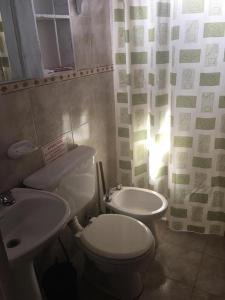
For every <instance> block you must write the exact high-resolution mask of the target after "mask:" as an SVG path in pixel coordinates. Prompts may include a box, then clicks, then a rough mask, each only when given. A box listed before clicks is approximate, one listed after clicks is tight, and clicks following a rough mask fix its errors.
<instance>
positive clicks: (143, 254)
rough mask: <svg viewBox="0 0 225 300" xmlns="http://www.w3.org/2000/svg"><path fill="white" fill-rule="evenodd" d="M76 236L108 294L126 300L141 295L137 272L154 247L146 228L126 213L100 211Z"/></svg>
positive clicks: (151, 237)
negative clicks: (104, 212) (103, 281)
mask: <svg viewBox="0 0 225 300" xmlns="http://www.w3.org/2000/svg"><path fill="white" fill-rule="evenodd" d="M76 237H77V238H78V239H79V244H80V247H81V248H82V249H83V251H84V253H85V254H86V255H87V257H88V258H89V259H90V260H91V261H92V262H94V264H95V266H96V267H97V268H98V270H100V271H102V272H103V274H104V280H105V281H106V282H107V284H106V287H107V289H108V292H109V294H111V295H112V296H114V297H117V298H119V299H127V300H128V299H129V300H131V299H136V298H137V297H138V296H139V295H140V294H141V292H142V289H143V284H142V280H141V276H140V272H141V271H143V270H144V269H145V268H146V266H147V265H148V264H149V262H150V261H151V259H152V258H153V257H154V250H155V241H154V237H153V235H152V233H151V231H150V230H149V229H148V227H146V226H145V225H144V224H143V223H141V222H139V221H137V220H135V219H134V218H131V217H128V216H123V215H118V214H107V215H106V214H103V215H100V216H99V217H97V218H93V219H92V220H91V223H90V224H89V225H88V226H87V227H85V228H84V229H83V230H82V231H80V232H78V233H77V234H76ZM89 275H90V274H89ZM89 277H90V276H89ZM91 280H93V278H92V279H91ZM97 285H98V283H97Z"/></svg>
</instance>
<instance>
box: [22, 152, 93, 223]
mask: <svg viewBox="0 0 225 300" xmlns="http://www.w3.org/2000/svg"><path fill="white" fill-rule="evenodd" d="M94 157H95V149H93V148H91V147H88V146H78V147H76V148H75V149H74V150H72V151H70V152H67V153H66V154H64V155H63V156H61V157H59V158H57V159H56V160H54V161H53V162H51V163H49V164H48V165H46V166H45V167H43V168H41V169H39V170H38V171H37V172H35V173H33V174H31V175H30V176H29V177H27V178H26V179H25V180H24V182H23V183H24V185H25V186H27V187H30V188H33V189H38V190H45V191H51V192H55V193H57V194H58V195H60V196H61V197H63V198H64V199H65V200H66V201H67V202H68V204H69V207H70V210H71V218H72V217H73V216H75V215H77V214H79V212H80V211H81V210H82V209H83V208H84V207H85V206H86V205H87V204H88V203H90V202H91V201H92V200H93V198H94V195H95V162H94Z"/></svg>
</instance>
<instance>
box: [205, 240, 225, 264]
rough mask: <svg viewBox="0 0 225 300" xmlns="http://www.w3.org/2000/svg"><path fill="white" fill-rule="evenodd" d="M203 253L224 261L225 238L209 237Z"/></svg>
mask: <svg viewBox="0 0 225 300" xmlns="http://www.w3.org/2000/svg"><path fill="white" fill-rule="evenodd" d="M205 253H207V254H209V255H212V256H215V257H218V258H221V259H224V260H225V238H224V237H222V236H216V235H210V236H209V238H208V241H207V244H206V248H205Z"/></svg>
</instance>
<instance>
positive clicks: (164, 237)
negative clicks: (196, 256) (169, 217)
mask: <svg viewBox="0 0 225 300" xmlns="http://www.w3.org/2000/svg"><path fill="white" fill-rule="evenodd" d="M156 230H157V234H158V240H159V243H160V242H167V243H171V244H174V245H176V246H181V247H184V248H185V249H186V250H194V251H199V252H202V251H204V249H205V247H206V243H207V239H208V236H207V235H203V234H197V233H193V232H184V231H173V230H170V229H169V228H168V225H167V222H165V221H161V220H160V221H158V222H157V223H156Z"/></svg>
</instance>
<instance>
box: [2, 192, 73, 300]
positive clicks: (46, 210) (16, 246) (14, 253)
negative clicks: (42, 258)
mask: <svg viewBox="0 0 225 300" xmlns="http://www.w3.org/2000/svg"><path fill="white" fill-rule="evenodd" d="M11 192H12V195H13V197H14V198H15V199H16V203H15V204H13V205H12V206H8V207H1V209H0V228H1V231H2V235H3V242H4V244H5V248H6V252H7V256H8V259H9V262H10V265H11V269H12V273H13V277H14V284H15V288H16V290H17V299H23V300H25V299H32V300H37V299H38V300H39V299H42V298H41V294H40V290H39V287H38V284H37V281H36V276H35V273H34V269H33V258H34V257H35V256H36V255H37V253H38V252H39V251H40V249H41V248H42V247H43V246H44V245H45V244H46V243H47V242H49V241H50V240H51V238H53V237H55V235H56V234H57V233H58V232H59V231H60V229H62V228H63V227H64V226H65V224H66V223H67V222H68V220H69V215H70V211H69V207H68V205H67V204H66V202H65V201H64V200H63V199H62V198H61V197H59V196H57V195H55V194H52V193H49V192H44V191H38V190H32V189H13V190H12V191H11Z"/></svg>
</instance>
